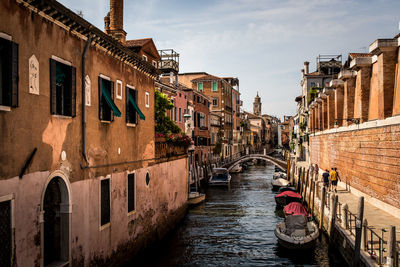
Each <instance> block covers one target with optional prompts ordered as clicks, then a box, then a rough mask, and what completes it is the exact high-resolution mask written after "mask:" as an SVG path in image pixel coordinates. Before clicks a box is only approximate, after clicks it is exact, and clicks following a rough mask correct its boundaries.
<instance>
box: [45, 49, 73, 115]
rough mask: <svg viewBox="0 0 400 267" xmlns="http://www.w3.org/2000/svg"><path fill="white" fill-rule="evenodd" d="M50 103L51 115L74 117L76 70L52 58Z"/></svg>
mask: <svg viewBox="0 0 400 267" xmlns="http://www.w3.org/2000/svg"><path fill="white" fill-rule="evenodd" d="M55 59H57V60H55ZM60 61H62V62H60ZM50 101H51V102H50V113H51V114H53V115H63V116H71V117H75V115H76V69H75V67H72V66H71V64H70V63H69V62H66V61H64V60H62V59H59V58H57V57H54V56H53V57H52V58H50Z"/></svg>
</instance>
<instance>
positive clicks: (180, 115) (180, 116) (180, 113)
mask: <svg viewBox="0 0 400 267" xmlns="http://www.w3.org/2000/svg"><path fill="white" fill-rule="evenodd" d="M179 122H182V108H179Z"/></svg>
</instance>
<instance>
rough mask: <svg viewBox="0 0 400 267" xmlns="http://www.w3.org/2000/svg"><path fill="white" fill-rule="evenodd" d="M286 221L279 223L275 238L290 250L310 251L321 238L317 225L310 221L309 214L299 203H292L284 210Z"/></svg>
mask: <svg viewBox="0 0 400 267" xmlns="http://www.w3.org/2000/svg"><path fill="white" fill-rule="evenodd" d="M283 211H284V213H285V216H286V217H285V221H284V222H281V223H278V224H277V225H276V228H275V236H276V237H277V238H278V242H279V244H281V245H282V246H284V247H285V248H288V249H310V248H312V247H314V245H315V241H316V239H317V238H318V236H319V231H318V227H317V225H316V224H315V223H314V222H313V221H311V220H309V214H308V213H307V211H306V209H305V208H304V206H303V205H302V204H301V203H299V202H292V203H290V204H289V205H286V207H285V208H284V210H283Z"/></svg>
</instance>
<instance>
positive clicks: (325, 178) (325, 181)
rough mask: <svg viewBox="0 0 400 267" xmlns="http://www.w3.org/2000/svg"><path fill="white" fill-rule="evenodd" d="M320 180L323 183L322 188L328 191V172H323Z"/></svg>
mask: <svg viewBox="0 0 400 267" xmlns="http://www.w3.org/2000/svg"><path fill="white" fill-rule="evenodd" d="M322 178H323V181H324V187H325V188H328V189H329V170H328V169H326V170H325V172H324V173H323V174H322Z"/></svg>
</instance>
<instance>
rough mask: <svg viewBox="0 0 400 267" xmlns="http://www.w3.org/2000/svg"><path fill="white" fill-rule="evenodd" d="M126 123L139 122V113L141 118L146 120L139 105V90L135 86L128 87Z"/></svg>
mask: <svg viewBox="0 0 400 267" xmlns="http://www.w3.org/2000/svg"><path fill="white" fill-rule="evenodd" d="M125 88H126V123H128V124H137V123H138V122H139V121H138V118H137V117H138V115H139V118H140V119H141V120H145V116H144V114H143V113H142V111H141V110H140V108H139V106H138V104H137V103H138V102H137V100H138V92H137V90H135V88H134V87H133V86H130V85H127V86H126V87H125Z"/></svg>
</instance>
